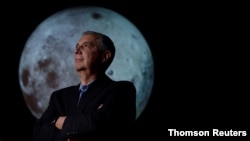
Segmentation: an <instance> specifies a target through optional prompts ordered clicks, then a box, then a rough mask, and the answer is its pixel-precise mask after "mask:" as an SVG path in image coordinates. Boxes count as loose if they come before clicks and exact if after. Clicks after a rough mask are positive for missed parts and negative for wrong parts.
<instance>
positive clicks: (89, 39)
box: [78, 34, 97, 44]
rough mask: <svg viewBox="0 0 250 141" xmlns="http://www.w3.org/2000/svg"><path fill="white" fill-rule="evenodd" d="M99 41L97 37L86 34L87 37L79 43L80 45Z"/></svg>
mask: <svg viewBox="0 0 250 141" xmlns="http://www.w3.org/2000/svg"><path fill="white" fill-rule="evenodd" d="M96 39H97V36H95V35H93V34H86V35H83V36H82V37H81V38H80V39H79V41H78V44H83V43H85V42H90V43H93V42H95V41H96Z"/></svg>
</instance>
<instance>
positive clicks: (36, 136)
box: [33, 93, 67, 141]
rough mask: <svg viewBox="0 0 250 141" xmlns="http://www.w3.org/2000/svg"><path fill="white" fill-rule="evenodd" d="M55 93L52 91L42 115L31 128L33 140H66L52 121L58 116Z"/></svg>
mask: <svg viewBox="0 0 250 141" xmlns="http://www.w3.org/2000/svg"><path fill="white" fill-rule="evenodd" d="M55 94H56V93H52V95H51V98H50V101H49V105H48V107H47V109H46V110H45V112H44V113H43V115H42V116H41V117H40V118H39V119H38V120H37V121H36V123H35V125H34V130H33V141H66V140H67V138H66V137H65V136H64V135H63V134H62V133H61V131H60V130H58V129H57V128H56V127H55V125H54V123H53V121H54V120H56V118H57V117H58V113H59V112H58V109H57V110H56V105H57V104H56V101H55Z"/></svg>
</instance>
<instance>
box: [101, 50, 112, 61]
mask: <svg viewBox="0 0 250 141" xmlns="http://www.w3.org/2000/svg"><path fill="white" fill-rule="evenodd" d="M110 57H111V52H110V51H105V52H104V53H103V56H102V63H104V62H106V61H107V60H108V59H109V58H110Z"/></svg>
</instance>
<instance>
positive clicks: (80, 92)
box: [77, 85, 88, 105]
mask: <svg viewBox="0 0 250 141" xmlns="http://www.w3.org/2000/svg"><path fill="white" fill-rule="evenodd" d="M87 90H88V85H85V86H81V87H80V89H79V99H78V102H77V105H79V103H80V100H81V98H82V95H83V94H84V93H85V92H86V91H87Z"/></svg>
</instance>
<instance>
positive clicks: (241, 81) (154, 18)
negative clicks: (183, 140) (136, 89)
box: [0, 1, 249, 141]
mask: <svg viewBox="0 0 250 141" xmlns="http://www.w3.org/2000/svg"><path fill="white" fill-rule="evenodd" d="M86 5H93V6H101V7H105V8H108V9H110V10H113V11H116V12H118V13H120V14H121V15H123V16H125V17H126V18H127V19H128V20H130V21H131V22H132V23H133V24H135V26H136V27H137V28H138V29H139V30H140V31H141V33H142V34H143V35H144V37H145V39H146V40H147V42H148V44H149V46H150V47H151V51H152V54H153V59H154V63H155V83H154V87H153V92H152V95H151V98H150V101H149V103H148V105H147V107H146V108H145V110H144V112H143V113H142V115H141V116H140V117H139V119H138V120H137V123H136V134H135V138H137V139H141V138H145V139H147V138H149V137H153V138H154V140H158V139H161V138H162V137H169V133H168V131H167V129H170V128H176V129H179V130H211V129H213V128H219V129H221V130H230V129H233V130H247V128H248V127H247V125H246V123H247V119H248V120H249V116H248V114H247V112H248V111H249V108H247V107H249V101H248V100H247V94H249V90H248V89H247V88H248V87H249V84H248V81H249V79H248V76H247V74H248V73H249V71H247V66H248V65H249V61H247V59H248V60H249V57H248V55H247V52H246V49H247V47H246V44H245V41H246V38H245V36H241V35H242V33H244V28H243V26H244V23H245V20H244V19H245V18H244V17H242V16H241V15H242V14H243V13H245V11H244V10H245V9H244V8H243V9H240V8H239V7H237V5H233V4H228V3H227V4H225V3H223V4H220V3H216V4H211V3H210V4H209V3H177V2H176V3H170V2H164V3H163V2H161V3H160V2H153V1H151V2H137V3H134V2H128V1H124V2H122V1H106V2H96V1H82V2H74V1H60V2H45V1H40V2H39V1H37V2H32V3H23V4H22V5H19V4H16V3H8V4H6V5H2V9H3V8H4V7H5V8H7V9H6V10H3V11H2V14H3V15H4V18H3V19H4V20H2V21H1V22H2V24H3V26H2V28H3V29H2V30H3V31H2V36H1V38H2V41H1V42H3V43H4V44H2V51H3V52H2V55H1V61H2V63H1V64H2V66H1V70H2V71H3V73H1V74H2V84H4V85H2V92H1V95H0V96H1V101H0V102H1V119H0V137H1V136H2V138H3V139H4V141H12V140H14V139H15V138H18V140H26V141H30V140H31V136H32V128H33V124H34V121H35V119H34V117H33V115H32V114H31V112H30V111H29V110H28V109H27V107H26V104H25V101H24V99H23V96H22V93H21V90H20V87H19V80H18V67H19V66H18V65H19V58H20V55H21V52H22V49H23V47H24V44H25V42H26V40H27V39H28V37H29V35H30V34H31V33H32V32H33V30H34V29H35V28H36V26H37V25H38V24H39V23H40V22H42V21H43V20H44V19H46V18H47V17H48V16H50V15H52V14H54V13H55V12H58V11H60V10H63V9H65V8H68V7H71V6H86ZM236 8H239V9H240V10H238V9H236ZM3 37H4V38H3ZM246 72H248V73H246Z"/></svg>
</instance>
